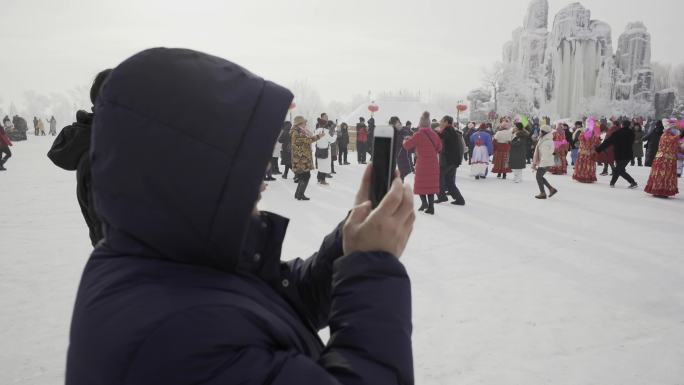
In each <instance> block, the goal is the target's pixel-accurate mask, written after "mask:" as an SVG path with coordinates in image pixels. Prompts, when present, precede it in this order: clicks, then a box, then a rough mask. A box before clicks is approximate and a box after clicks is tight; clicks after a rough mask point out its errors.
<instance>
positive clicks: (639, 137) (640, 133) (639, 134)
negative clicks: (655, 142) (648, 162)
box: [630, 122, 644, 167]
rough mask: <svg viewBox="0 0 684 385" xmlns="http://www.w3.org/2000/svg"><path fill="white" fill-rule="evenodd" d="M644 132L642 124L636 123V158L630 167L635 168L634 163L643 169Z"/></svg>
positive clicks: (633, 150) (633, 148)
mask: <svg viewBox="0 0 684 385" xmlns="http://www.w3.org/2000/svg"><path fill="white" fill-rule="evenodd" d="M643 144H644V130H643V129H642V128H641V123H639V122H636V123H634V144H633V145H632V152H633V153H634V154H633V155H634V157H633V158H632V161H631V162H630V165H632V166H634V163H635V162H634V161H635V160H636V164H637V165H638V166H639V167H643V163H642V159H643V158H644V145H643Z"/></svg>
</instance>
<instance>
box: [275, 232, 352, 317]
mask: <svg viewBox="0 0 684 385" xmlns="http://www.w3.org/2000/svg"><path fill="white" fill-rule="evenodd" d="M343 226H344V221H342V222H341V223H340V224H339V225H338V226H337V227H336V228H335V230H333V232H332V233H330V234H328V235H327V236H326V237H325V238H324V239H323V243H322V244H321V247H320V248H319V249H318V252H317V253H315V254H314V255H312V256H311V257H309V258H307V259H306V260H302V259H299V258H297V259H294V260H292V261H288V262H283V263H281V276H282V277H283V278H286V279H288V280H289V282H290V283H291V284H290V285H289V286H288V290H286V291H285V296H286V297H287V299H288V301H289V302H290V303H291V304H292V305H293V306H295V308H297V311H298V312H299V313H300V314H301V315H302V316H303V317H305V318H307V320H308V321H309V322H310V324H311V325H313V326H314V327H315V328H316V329H317V330H320V329H323V328H324V327H326V326H328V320H329V316H330V301H331V298H330V290H331V285H332V275H333V262H334V261H335V260H336V259H338V258H339V257H341V256H342V254H343V251H342V227H343Z"/></svg>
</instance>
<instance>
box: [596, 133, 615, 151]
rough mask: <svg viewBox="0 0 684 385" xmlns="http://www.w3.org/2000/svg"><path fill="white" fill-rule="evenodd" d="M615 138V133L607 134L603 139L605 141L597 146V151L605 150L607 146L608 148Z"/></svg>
mask: <svg viewBox="0 0 684 385" xmlns="http://www.w3.org/2000/svg"><path fill="white" fill-rule="evenodd" d="M614 140H615V135H610V136H606V138H605V139H604V140H603V143H601V144H599V145H598V147H596V152H602V151H604V150H605V149H606V148H608V146H610V145H612V144H613V141H614Z"/></svg>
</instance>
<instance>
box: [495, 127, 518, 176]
mask: <svg viewBox="0 0 684 385" xmlns="http://www.w3.org/2000/svg"><path fill="white" fill-rule="evenodd" d="M512 140H513V132H512V131H511V123H510V122H509V121H508V120H505V121H504V122H503V123H501V127H500V129H499V131H497V132H496V134H494V145H493V147H494V168H492V172H493V173H496V177H497V178H503V179H506V174H507V173H509V172H512V170H511V168H510V167H509V166H508V156H509V153H510V151H511V141H512Z"/></svg>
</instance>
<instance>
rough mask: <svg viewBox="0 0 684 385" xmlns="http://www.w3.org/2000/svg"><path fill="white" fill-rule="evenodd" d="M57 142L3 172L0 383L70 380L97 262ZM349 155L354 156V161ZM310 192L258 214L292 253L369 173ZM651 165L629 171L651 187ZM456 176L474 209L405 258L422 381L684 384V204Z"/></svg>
mask: <svg viewBox="0 0 684 385" xmlns="http://www.w3.org/2000/svg"><path fill="white" fill-rule="evenodd" d="M49 145H50V138H34V137H31V138H30V141H29V142H28V143H26V142H24V143H19V144H17V145H16V146H15V147H14V148H13V151H14V153H15V156H14V157H13V158H12V159H11V161H10V162H9V163H8V164H7V167H8V168H9V171H7V172H3V173H0V200H1V204H2V206H1V207H2V209H1V210H0V244H1V245H2V246H1V247H0V309H1V313H0V341H1V344H2V349H0V384H31V385H42V384H45V385H47V384H57V383H62V382H63V375H64V360H65V351H66V347H67V341H68V328H69V320H70V316H71V309H72V305H73V301H74V296H75V291H76V287H77V284H78V280H79V276H80V273H81V270H82V267H83V265H84V263H85V261H86V259H87V257H88V252H89V241H88V234H87V230H86V227H85V225H84V223H83V220H82V218H81V214H80V211H79V209H78V206H77V204H76V200H75V196H74V191H75V176H74V174H73V173H70V172H65V171H62V170H60V169H58V168H56V167H54V166H52V164H51V163H50V162H49V161H48V160H47V158H46V157H45V153H46V152H47V149H48V148H49ZM352 158H353V154H352ZM337 168H338V172H339V173H338V174H337V175H336V176H335V178H333V179H332V180H331V186H329V187H325V188H324V187H319V186H317V185H315V184H313V185H312V186H311V187H310V189H309V192H308V195H309V196H311V198H312V201H310V202H298V201H295V200H294V199H293V198H292V195H293V194H294V187H295V186H294V183H292V180H291V179H290V180H287V181H283V180H281V179H279V180H278V181H276V182H273V183H271V184H270V186H269V188H268V190H267V191H266V192H265V193H264V200H263V202H262V204H261V207H262V209H267V210H271V211H274V212H278V213H280V214H283V215H286V216H288V217H290V218H291V219H292V222H291V224H290V229H289V234H288V237H287V238H286V241H285V245H284V249H283V252H284V258H286V259H290V258H294V257H303V256H306V255H308V254H310V253H311V252H312V251H313V250H314V249H316V248H317V246H318V242H319V241H320V240H321V239H322V237H323V235H324V234H326V233H327V232H328V231H329V230H330V229H332V228H333V227H334V226H335V224H336V223H337V222H338V221H340V220H341V219H342V218H344V216H345V214H346V212H347V210H348V209H349V208H350V205H351V202H352V200H353V197H354V194H355V191H356V188H357V185H358V180H359V177H360V175H361V172H362V168H361V167H360V166H357V165H351V166H345V167H337ZM647 170H648V169H646V168H630V171H631V172H633V175H634V176H635V177H636V179H637V181H638V182H639V183H640V184H641V185H642V186H643V185H644V184H645V182H646V178H647ZM466 171H467V167H464V168H461V169H460V170H459V174H458V175H459V176H458V184H459V186H460V188H461V190H462V192H463V194H464V195H465V198H466V200H467V202H468V203H467V206H465V207H454V206H451V205H448V204H447V205H440V206H438V207H437V214H436V215H435V216H434V217H428V216H425V215H423V214H420V215H419V216H418V219H417V223H416V226H415V233H414V235H413V238H412V240H411V242H410V243H409V246H408V249H407V251H406V254H405V255H404V257H403V259H402V260H403V262H404V263H405V264H406V266H407V268H408V270H409V273H410V275H411V277H412V282H413V309H414V338H413V341H414V361H415V367H416V383H417V384H435V385H437V384H492V385H500V384H528V385H531V384H554V385H557V384H567V385H582V384H621V385H630V384H649V385H655V384H663V385H665V384H667V385H673V384H678V383H681V380H682V378H684V365H682V362H684V344H683V343H682V341H684V259H682V249H681V229H682V227H681V218H682V213H684V200H683V199H681V198H680V199H670V200H658V199H655V198H652V197H650V196H648V195H646V194H644V193H643V191H632V190H627V189H626V188H625V187H626V184H625V183H624V182H619V183H618V188H616V189H614V190H611V189H610V188H608V180H607V177H600V178H601V179H600V181H599V183H597V184H593V185H581V184H579V183H574V182H572V181H571V180H570V177H569V176H564V177H559V176H551V177H549V178H550V181H551V183H552V184H554V185H555V186H556V187H558V188H559V190H560V193H559V194H558V195H557V196H556V197H554V198H553V199H551V200H548V201H537V200H535V199H534V198H533V197H532V196H533V195H534V194H535V193H536V185H535V183H534V181H533V177H532V173H531V171H530V170H529V169H528V170H526V171H525V178H526V180H525V182H524V183H523V184H519V185H518V184H514V183H513V182H512V181H510V180H509V181H501V180H496V178H494V179H491V178H490V179H487V180H485V181H479V182H476V181H474V180H473V179H470V178H468V177H466V175H467V172H466Z"/></svg>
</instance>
